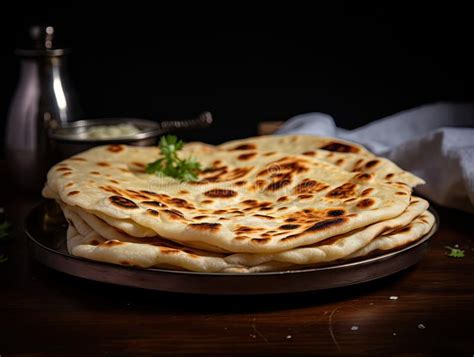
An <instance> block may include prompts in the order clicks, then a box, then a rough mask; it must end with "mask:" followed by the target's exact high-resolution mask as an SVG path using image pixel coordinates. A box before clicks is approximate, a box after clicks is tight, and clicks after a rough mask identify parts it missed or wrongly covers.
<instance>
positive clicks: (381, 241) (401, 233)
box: [347, 211, 435, 259]
mask: <svg viewBox="0 0 474 357" xmlns="http://www.w3.org/2000/svg"><path fill="white" fill-rule="evenodd" d="M434 223H435V217H434V216H433V214H432V213H431V212H429V211H425V212H423V213H422V214H421V215H420V216H418V217H417V218H415V219H414V220H413V222H411V223H410V224H408V225H407V226H405V227H400V228H399V229H397V230H394V231H392V232H391V233H390V234H387V235H382V236H380V237H377V238H376V239H374V240H373V241H372V242H370V243H369V244H367V245H366V246H365V247H364V248H361V249H359V250H358V251H356V252H354V253H352V254H351V255H349V256H347V259H352V258H357V257H361V256H365V255H367V254H369V253H371V252H374V251H377V250H380V251H386V250H392V249H395V248H400V247H403V246H405V245H407V244H408V243H411V242H414V241H416V240H417V239H419V238H420V237H422V236H424V235H425V234H427V233H428V232H429V231H430V230H431V228H432V227H433V225H434Z"/></svg>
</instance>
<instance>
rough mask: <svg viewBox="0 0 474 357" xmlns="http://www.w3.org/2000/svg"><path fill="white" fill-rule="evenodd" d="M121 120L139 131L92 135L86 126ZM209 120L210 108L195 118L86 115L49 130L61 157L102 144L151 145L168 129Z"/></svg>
mask: <svg viewBox="0 0 474 357" xmlns="http://www.w3.org/2000/svg"><path fill="white" fill-rule="evenodd" d="M118 124H133V125H134V126H136V127H137V128H138V129H139V130H140V132H139V133H137V134H132V135H127V136H121V137H117V138H105V139H97V138H93V139H90V138H88V137H87V129H88V128H90V127H93V126H99V125H118ZM210 124H212V115H211V113H209V112H204V113H202V114H200V115H199V116H198V117H197V118H195V119H188V120H173V121H162V122H155V121H152V120H146V119H136V118H104V119H87V120H78V121H75V122H71V123H68V124H67V125H65V126H62V127H58V128H51V129H50V130H49V133H48V134H49V138H50V141H51V147H52V152H53V153H54V156H56V158H57V159H58V160H62V159H65V158H68V157H70V156H72V155H75V154H77V153H79V152H82V151H84V150H88V149H90V148H93V147H95V146H99V145H108V144H126V145H136V146H152V145H156V144H157V142H158V137H159V136H161V135H163V134H165V133H167V132H170V131H176V130H183V129H195V128H204V127H207V126H209V125H210Z"/></svg>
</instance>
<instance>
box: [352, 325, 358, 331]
mask: <svg viewBox="0 0 474 357" xmlns="http://www.w3.org/2000/svg"><path fill="white" fill-rule="evenodd" d="M358 329H359V326H352V327H351V330H352V331H357V330H358Z"/></svg>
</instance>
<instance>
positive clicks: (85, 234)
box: [62, 201, 434, 273]
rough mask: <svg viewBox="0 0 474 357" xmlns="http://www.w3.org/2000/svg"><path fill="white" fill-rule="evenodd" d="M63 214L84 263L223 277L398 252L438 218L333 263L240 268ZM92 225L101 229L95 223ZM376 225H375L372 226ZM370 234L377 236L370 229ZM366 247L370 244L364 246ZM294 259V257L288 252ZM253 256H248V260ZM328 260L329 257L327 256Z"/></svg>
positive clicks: (229, 259)
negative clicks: (92, 262) (396, 249)
mask: <svg viewBox="0 0 474 357" xmlns="http://www.w3.org/2000/svg"><path fill="white" fill-rule="evenodd" d="M420 203H423V202H422V201H417V202H416V203H414V204H412V205H410V207H409V208H408V210H407V211H409V210H411V211H412V212H411V213H410V214H408V215H406V214H405V213H404V215H405V217H404V218H403V219H399V220H398V221H397V222H398V223H401V222H404V221H406V220H407V219H408V218H409V216H410V215H413V214H415V212H416V211H417V210H419V209H420V208H421V206H420V205H419V204H420ZM62 209H63V212H64V214H65V216H66V218H67V220H68V221H69V227H68V233H67V244H68V250H69V252H70V253H71V254H73V255H75V256H79V257H83V258H86V259H91V260H96V261H101V262H108V263H112V264H118V265H125V266H135V267H141V268H151V267H155V268H167V269H174V270H176V269H185V270H191V271H198V272H209V273H216V272H225V273H256V272H265V271H278V270H288V269H296V268H302V267H306V266H309V263H310V262H311V264H315V263H318V266H321V265H323V264H327V263H329V262H331V261H334V260H335V259H336V258H338V259H340V260H347V259H353V258H355V257H359V256H363V255H366V254H369V253H372V252H375V251H377V250H387V249H394V248H397V247H400V246H403V245H406V244H407V243H410V242H412V241H414V240H416V239H418V238H420V237H422V236H423V235H424V234H426V233H427V232H428V231H429V230H430V229H431V227H432V225H433V223H434V217H433V216H432V215H431V213H429V212H424V213H422V214H421V215H419V216H418V217H416V218H415V219H414V220H413V221H412V222H409V223H408V224H407V225H404V226H399V227H398V228H396V229H395V230H393V229H392V230H393V231H392V233H390V234H388V235H382V236H377V237H375V239H372V240H371V241H370V242H369V243H368V244H367V245H366V246H365V247H364V248H361V249H359V250H356V251H355V252H354V253H353V254H348V255H345V256H342V255H341V254H333V255H331V257H332V259H318V260H313V261H310V260H308V259H306V260H298V261H299V262H302V263H304V264H294V263H290V262H288V261H273V260H269V261H265V262H259V263H258V264H256V265H252V264H255V261H252V260H251V259H242V258H243V257H245V256H246V255H240V257H239V258H240V259H239V262H238V264H237V263H236V261H235V259H233V258H234V257H235V256H237V255H227V254H219V253H211V252H207V251H202V250H198V249H193V248H189V247H185V246H182V245H179V244H176V243H173V242H169V241H166V240H163V239H159V238H155V239H153V238H145V239H143V238H141V239H139V238H134V237H130V236H127V235H124V234H123V233H121V232H114V228H113V227H109V228H108V229H105V230H104V227H101V228H100V230H101V232H102V234H104V235H106V236H108V237H110V238H115V239H107V238H104V237H103V235H102V234H99V233H98V232H97V231H95V230H94V229H93V228H92V227H91V226H90V225H89V224H88V222H92V221H91V220H88V221H85V220H83V219H82V218H81V216H80V215H79V214H76V212H77V210H75V209H73V208H71V207H68V206H64V205H63V206H62ZM387 223H388V226H387V228H390V227H392V228H393V227H394V226H395V225H396V224H394V223H393V222H392V223H390V222H387ZM94 226H96V227H97V225H96V224H94ZM374 226H376V225H374ZM374 226H373V227H374ZM367 230H368V231H373V229H371V228H370V227H368V228H367ZM359 236H360V232H355V233H354V234H353V235H348V236H346V237H339V238H338V239H336V240H333V241H332V242H331V243H329V242H328V243H326V244H325V245H323V246H321V247H320V249H322V250H324V249H325V248H324V247H326V248H327V247H328V245H334V246H335V248H336V249H338V248H339V251H345V252H346V253H348V252H350V250H348V249H344V248H343V247H349V246H350V244H347V243H345V244H342V245H341V244H340V242H341V241H344V240H346V241H347V240H349V239H351V238H352V239H357V238H360V237H359ZM364 243H367V241H365V242H364ZM312 249H315V248H314V247H312V248H297V249H295V251H300V252H296V254H297V255H304V254H302V252H304V250H306V251H310V250H312ZM288 254H291V252H288ZM248 256H250V255H247V257H248ZM327 256H329V255H327Z"/></svg>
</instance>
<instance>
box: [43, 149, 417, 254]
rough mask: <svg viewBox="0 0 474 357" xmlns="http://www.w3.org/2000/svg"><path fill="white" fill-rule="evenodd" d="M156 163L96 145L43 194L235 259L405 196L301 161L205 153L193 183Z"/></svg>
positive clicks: (370, 213)
mask: <svg viewBox="0 0 474 357" xmlns="http://www.w3.org/2000/svg"><path fill="white" fill-rule="evenodd" d="M193 154H194V155H199V150H194V151H193ZM157 157H158V155H157V148H154V147H130V146H125V145H108V146H102V147H96V148H94V149H91V150H88V151H86V152H83V153H81V154H79V155H77V156H75V157H72V158H70V159H67V160H65V161H63V162H61V163H59V164H57V165H55V166H54V167H53V168H52V169H51V170H50V171H49V173H48V182H47V189H45V190H44V191H43V194H44V195H45V197H51V196H53V197H52V198H58V197H59V200H60V201H62V202H64V203H65V204H67V205H69V206H73V207H74V206H77V207H81V208H82V209H84V210H86V211H89V212H100V213H101V214H103V215H105V216H108V217H112V218H114V219H118V220H127V221H128V220H129V221H132V222H134V223H136V224H137V225H139V226H142V227H145V228H148V229H151V230H152V231H154V232H156V234H157V235H159V236H161V237H164V238H167V239H170V240H173V241H177V242H181V243H183V244H185V243H186V242H202V243H204V244H207V245H210V246H216V247H219V248H222V249H224V250H227V251H230V252H242V253H274V252H281V251H286V250H289V249H293V248H296V247H300V246H305V245H310V244H314V243H317V242H319V241H322V240H324V239H327V238H329V237H333V236H335V235H340V234H344V233H347V232H350V231H352V230H355V229H358V228H362V227H365V226H367V225H370V224H373V223H375V222H379V221H383V220H387V219H390V218H393V217H396V216H398V215H400V214H401V213H402V212H403V211H405V209H406V208H407V206H408V204H409V201H410V195H411V188H410V187H409V186H408V185H406V184H404V183H401V182H380V181H377V180H376V179H375V178H374V175H372V174H369V173H349V172H346V171H344V170H342V169H341V168H339V167H337V166H335V165H331V164H329V163H327V162H324V161H321V160H318V159H315V158H313V157H308V156H299V155H286V154H283V153H279V152H251V153H247V152H244V153H242V152H240V151H219V152H212V153H208V154H206V155H202V156H199V157H198V158H199V161H200V162H201V163H202V165H203V166H204V167H205V170H204V171H203V172H202V173H201V174H200V177H199V178H200V180H199V181H198V182H194V183H181V182H179V181H177V180H174V179H171V178H168V177H160V176H156V175H148V174H145V173H144V167H145V165H146V164H147V163H149V162H151V161H154V160H155V159H156V158H157Z"/></svg>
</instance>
